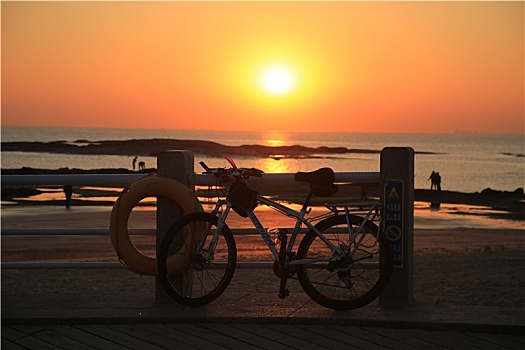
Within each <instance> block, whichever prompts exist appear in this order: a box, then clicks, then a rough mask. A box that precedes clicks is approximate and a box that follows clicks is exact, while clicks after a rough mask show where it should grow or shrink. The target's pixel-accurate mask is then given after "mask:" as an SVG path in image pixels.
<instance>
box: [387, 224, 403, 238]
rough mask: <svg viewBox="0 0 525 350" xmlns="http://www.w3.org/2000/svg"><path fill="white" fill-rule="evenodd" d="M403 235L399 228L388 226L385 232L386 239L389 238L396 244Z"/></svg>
mask: <svg viewBox="0 0 525 350" xmlns="http://www.w3.org/2000/svg"><path fill="white" fill-rule="evenodd" d="M401 234H402V232H401V229H400V228H399V227H397V226H388V227H387V228H386V230H385V235H386V238H388V239H389V240H390V241H391V242H395V241H397V240H398V239H400V238H401Z"/></svg>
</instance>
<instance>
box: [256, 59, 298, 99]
mask: <svg viewBox="0 0 525 350" xmlns="http://www.w3.org/2000/svg"><path fill="white" fill-rule="evenodd" d="M258 82H259V85H260V87H261V88H262V89H263V90H264V91H266V92H268V93H270V94H272V95H284V94H286V93H288V92H290V91H291V90H292V89H293V88H294V87H295V84H296V78H295V73H294V71H293V70H292V69H291V68H290V67H288V66H286V65H284V64H279V63H277V64H272V65H269V66H266V67H264V68H263V69H261V71H260V73H259V77H258Z"/></svg>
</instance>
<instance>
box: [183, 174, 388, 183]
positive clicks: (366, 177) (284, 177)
mask: <svg viewBox="0 0 525 350" xmlns="http://www.w3.org/2000/svg"><path fill="white" fill-rule="evenodd" d="M294 176H295V174H292V173H286V174H280V173H267V174H263V176H262V177H261V178H253V177H252V178H250V180H249V182H250V183H252V184H254V185H256V184H257V183H266V184H267V183H270V184H283V183H293V182H295V179H294ZM379 181H380V173H379V172H338V173H335V182H343V183H344V182H367V183H379ZM190 183H192V184H194V185H198V186H213V185H215V184H216V183H217V177H215V176H214V175H210V174H194V175H193V178H192V179H190Z"/></svg>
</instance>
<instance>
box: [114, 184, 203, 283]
mask: <svg viewBox="0 0 525 350" xmlns="http://www.w3.org/2000/svg"><path fill="white" fill-rule="evenodd" d="M147 197H167V198H170V199H172V200H173V201H175V202H176V203H177V204H178V205H179V206H180V207H181V208H182V211H183V214H184V215H185V214H189V213H192V212H195V211H203V208H202V205H201V203H200V202H199V200H198V199H197V198H196V196H195V193H194V191H192V190H191V189H190V188H188V187H187V186H185V185H183V184H181V183H180V182H178V181H175V180H173V179H168V178H161V177H151V178H145V179H142V180H139V181H137V182H135V183H133V184H132V185H131V187H130V188H129V190H128V191H126V192H123V193H122V194H121V196H120V197H119V198H118V199H117V201H116V202H115V204H114V205H113V210H112V211H111V219H110V223H109V234H110V237H111V242H112V243H113V248H115V251H116V252H117V255H118V256H119V259H120V260H121V261H122V262H123V263H124V264H125V265H126V266H128V267H129V269H130V270H132V271H134V272H136V273H139V274H141V275H148V276H156V275H157V259H156V258H152V257H149V256H147V255H144V254H143V253H142V252H140V251H139V250H138V249H137V247H135V245H134V244H133V243H132V242H131V239H130V237H129V233H128V220H129V216H130V214H131V211H132V210H133V208H134V207H135V206H136V205H137V204H138V203H139V202H140V201H141V200H142V199H144V198H147ZM201 232H202V231H201ZM195 234H200V233H197V232H195ZM183 256H186V255H185V254H174V255H172V256H170V257H169V258H168V271H173V270H175V269H176V266H179V265H181V264H184V263H185V262H186V261H185V258H183Z"/></svg>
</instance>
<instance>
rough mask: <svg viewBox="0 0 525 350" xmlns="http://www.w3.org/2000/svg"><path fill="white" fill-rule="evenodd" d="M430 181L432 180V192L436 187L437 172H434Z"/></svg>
mask: <svg viewBox="0 0 525 350" xmlns="http://www.w3.org/2000/svg"><path fill="white" fill-rule="evenodd" d="M428 179H429V180H430V190H431V191H432V190H433V189H434V187H436V172H435V171H433V172H432V174H430V177H429V178H428Z"/></svg>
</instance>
